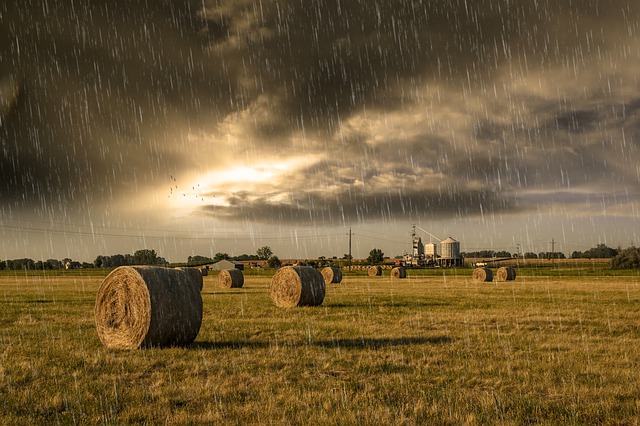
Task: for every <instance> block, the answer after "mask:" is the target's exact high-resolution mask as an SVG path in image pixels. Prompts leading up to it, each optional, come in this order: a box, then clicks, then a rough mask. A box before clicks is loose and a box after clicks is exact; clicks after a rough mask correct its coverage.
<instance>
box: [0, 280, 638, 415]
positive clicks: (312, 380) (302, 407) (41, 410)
mask: <svg viewBox="0 0 640 426" xmlns="http://www.w3.org/2000/svg"><path fill="white" fill-rule="evenodd" d="M523 274H524V275H523ZM103 278H104V274H102V275H101V274H96V275H90V274H89V275H68V276H66V275H47V274H6V275H1V276H0V303H1V305H2V310H1V313H0V423H2V424H15V425H18V424H20V425H26V424H52V423H53V424H56V423H59V424H75V423H82V424H86V423H91V424H125V423H169V424H184V423H191V424H193V423H209V424H211V423H213V424H215V423H218V424H249V423H252V424H309V423H315V424H336V425H337V424H341V425H342V424H371V425H374V424H376V425H378V424H456V425H457V424H469V425H474V424H523V423H533V424H543V425H544V424H548V425H551V424H637V423H638V419H639V418H640V390H639V389H640V387H638V383H639V382H640V381H639V380H638V379H639V378H640V365H639V364H640V350H639V349H638V348H640V329H639V324H640V321H639V318H640V279H639V278H638V276H637V274H634V275H628V276H625V275H619V276H618V275H616V276H604V275H602V276H585V275H584V274H572V275H568V276H555V275H553V274H552V275H547V276H545V275H541V274H535V275H534V274H531V275H527V274H526V271H518V278H517V279H516V280H515V281H509V282H504V283H497V282H492V283H475V282H474V281H473V280H472V277H471V270H458V271H457V272H449V271H447V272H443V273H439V274H424V275H420V274H412V271H409V273H408V278H407V279H405V280H390V279H389V278H388V276H383V277H368V276H366V275H363V274H359V275H357V274H348V273H346V274H345V275H344V278H343V282H342V283H341V284H331V285H328V286H327V294H326V298H325V301H324V303H323V305H322V306H319V307H304V308H294V309H281V308H277V307H275V306H274V305H273V303H272V302H271V300H270V297H269V283H270V277H269V276H265V275H261V276H260V275H247V276H246V277H245V284H244V287H243V288H240V289H220V288H219V287H217V285H216V282H217V276H216V275H215V274H212V275H209V276H207V277H204V280H205V281H204V289H203V300H204V315H203V323H202V328H201V331H200V334H199V335H198V338H197V339H196V341H195V342H194V343H193V344H192V345H190V346H188V347H185V348H165V349H147V350H137V351H114V350H108V349H106V348H105V347H104V346H102V344H101V343H100V341H99V339H98V337H97V334H96V331H95V324H94V319H93V306H94V303H95V296H96V291H97V289H98V286H99V285H100V283H101V282H102V280H103Z"/></svg>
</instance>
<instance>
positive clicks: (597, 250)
mask: <svg viewBox="0 0 640 426" xmlns="http://www.w3.org/2000/svg"><path fill="white" fill-rule="evenodd" d="M617 255H618V250H616V249H614V248H611V247H607V246H606V245H605V244H598V245H597V246H595V247H593V248H590V249H589V250H587V251H585V252H584V253H582V257H583V258H586V259H609V258H612V257H615V256H617Z"/></svg>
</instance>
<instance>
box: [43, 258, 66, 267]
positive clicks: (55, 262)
mask: <svg viewBox="0 0 640 426" xmlns="http://www.w3.org/2000/svg"><path fill="white" fill-rule="evenodd" d="M47 263H48V264H49V265H50V266H51V269H62V268H64V265H62V262H60V261H59V260H58V259H47Z"/></svg>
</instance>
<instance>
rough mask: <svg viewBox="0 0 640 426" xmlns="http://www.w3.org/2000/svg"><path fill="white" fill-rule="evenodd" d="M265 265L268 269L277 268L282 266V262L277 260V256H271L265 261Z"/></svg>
mask: <svg viewBox="0 0 640 426" xmlns="http://www.w3.org/2000/svg"><path fill="white" fill-rule="evenodd" d="M267 265H269V267H270V268H279V267H281V266H282V262H281V261H280V259H278V256H271V257H270V258H269V260H267Z"/></svg>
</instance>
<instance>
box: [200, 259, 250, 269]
mask: <svg viewBox="0 0 640 426" xmlns="http://www.w3.org/2000/svg"><path fill="white" fill-rule="evenodd" d="M209 269H211V270H214V271H223V270H226V269H244V265H243V264H241V263H237V262H234V261H232V260H226V259H223V260H221V261H219V262H216V263H214V264H212V265H209Z"/></svg>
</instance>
